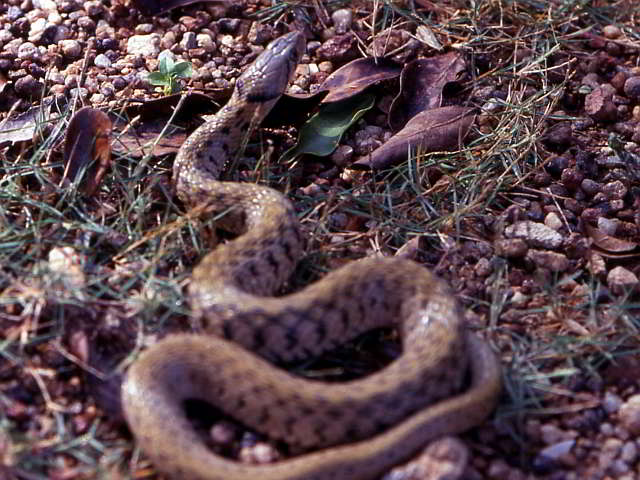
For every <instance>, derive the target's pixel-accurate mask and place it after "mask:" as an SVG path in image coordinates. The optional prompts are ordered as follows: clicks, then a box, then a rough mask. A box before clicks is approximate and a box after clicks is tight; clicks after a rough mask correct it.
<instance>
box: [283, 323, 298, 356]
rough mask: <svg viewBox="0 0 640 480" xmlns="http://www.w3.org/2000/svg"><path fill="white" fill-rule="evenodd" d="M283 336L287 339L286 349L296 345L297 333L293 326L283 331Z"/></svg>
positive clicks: (291, 348) (288, 349)
mask: <svg viewBox="0 0 640 480" xmlns="http://www.w3.org/2000/svg"><path fill="white" fill-rule="evenodd" d="M284 338H285V339H286V341H287V348H286V349H287V351H290V350H293V349H294V348H295V347H296V345H298V333H297V332H296V329H295V328H293V327H290V328H288V329H287V330H286V331H285V334H284Z"/></svg>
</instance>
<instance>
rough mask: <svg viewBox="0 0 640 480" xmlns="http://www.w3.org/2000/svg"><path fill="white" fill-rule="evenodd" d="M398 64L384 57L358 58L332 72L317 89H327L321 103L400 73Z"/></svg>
mask: <svg viewBox="0 0 640 480" xmlns="http://www.w3.org/2000/svg"><path fill="white" fill-rule="evenodd" d="M400 71H401V69H400V66H399V65H398V64H397V63H395V62H393V61H391V60H386V59H384V58H378V59H375V58H371V57H368V58H359V59H357V60H353V61H352V62H349V63H347V64H346V65H344V66H343V67H340V68H339V69H338V70H336V71H335V72H333V73H332V74H331V75H329V76H328V77H327V79H326V80H325V81H324V82H323V83H322V85H321V86H320V88H319V90H320V91H325V90H329V94H328V95H327V96H326V97H325V98H324V100H323V101H322V103H332V102H337V101H339V100H344V99H345V98H350V97H353V96H354V95H357V94H358V93H360V92H362V91H363V90H365V89H366V88H368V87H370V86H371V85H374V84H376V83H379V82H381V81H383V80H389V79H392V78H395V77H397V76H398V75H400Z"/></svg>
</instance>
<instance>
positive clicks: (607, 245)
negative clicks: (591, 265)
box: [585, 224, 638, 253]
mask: <svg viewBox="0 0 640 480" xmlns="http://www.w3.org/2000/svg"><path fill="white" fill-rule="evenodd" d="M585 230H586V232H587V235H589V237H590V238H591V239H592V240H593V243H594V245H596V246H597V247H599V248H601V249H603V250H606V251H607V252H613V253H621V252H630V251H631V250H634V249H635V248H637V246H638V244H637V243H636V242H630V241H628V240H621V239H619V238H615V237H612V236H611V235H609V234H607V233H605V232H603V231H602V230H600V229H599V228H596V227H592V226H591V225H589V224H585Z"/></svg>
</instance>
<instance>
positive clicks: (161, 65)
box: [158, 51, 174, 75]
mask: <svg viewBox="0 0 640 480" xmlns="http://www.w3.org/2000/svg"><path fill="white" fill-rule="evenodd" d="M163 54H164V55H163ZM173 68H174V63H173V58H171V54H170V53H169V52H166V53H165V52H164V51H163V52H161V53H160V55H159V56H158V70H159V71H160V73H162V74H163V75H169V74H170V73H171V71H172V70H173Z"/></svg>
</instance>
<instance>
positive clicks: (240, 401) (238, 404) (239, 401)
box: [236, 397, 247, 411]
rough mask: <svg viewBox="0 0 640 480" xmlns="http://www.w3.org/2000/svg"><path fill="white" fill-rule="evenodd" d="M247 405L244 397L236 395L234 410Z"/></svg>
mask: <svg viewBox="0 0 640 480" xmlns="http://www.w3.org/2000/svg"><path fill="white" fill-rule="evenodd" d="M246 406H247V402H246V400H245V399H244V397H238V399H237V400H236V410H238V411H240V410H243V409H244V408H245V407H246Z"/></svg>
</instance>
